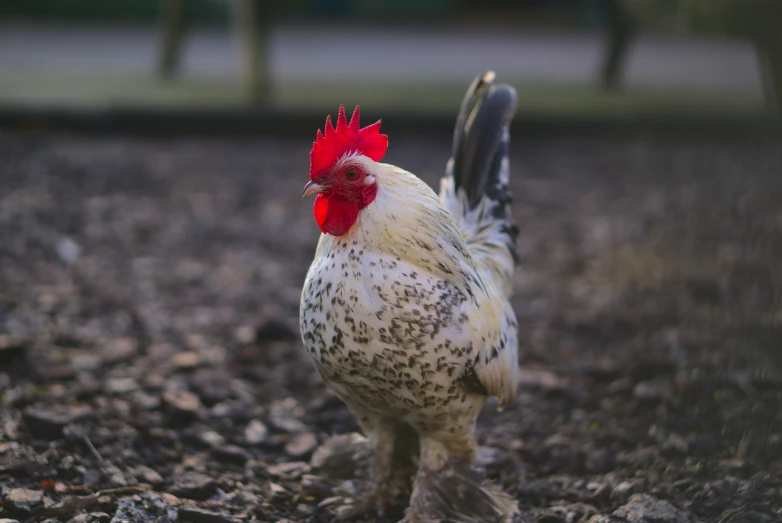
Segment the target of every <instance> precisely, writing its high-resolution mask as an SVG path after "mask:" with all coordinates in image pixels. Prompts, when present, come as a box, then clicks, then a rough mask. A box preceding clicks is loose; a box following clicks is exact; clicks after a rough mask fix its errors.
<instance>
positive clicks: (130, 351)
mask: <svg viewBox="0 0 782 523" xmlns="http://www.w3.org/2000/svg"><path fill="white" fill-rule="evenodd" d="M137 354H138V342H137V341H136V340H135V339H133V338H117V339H115V340H113V341H112V342H111V343H110V344H109V345H108V346H107V347H106V348H105V349H104V354H103V361H104V362H105V363H108V364H112V365H114V364H117V363H123V362H126V361H129V360H131V359H133V358H134V357H135V356H136V355H137Z"/></svg>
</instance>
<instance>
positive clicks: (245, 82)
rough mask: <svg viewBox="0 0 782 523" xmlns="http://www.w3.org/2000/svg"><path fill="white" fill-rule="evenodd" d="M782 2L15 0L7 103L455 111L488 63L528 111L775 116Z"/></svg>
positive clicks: (1, 48) (0, 24)
mask: <svg viewBox="0 0 782 523" xmlns="http://www.w3.org/2000/svg"><path fill="white" fill-rule="evenodd" d="M781 5H782V4H780V2H778V1H776V0H517V1H513V0H485V1H481V2H476V1H467V0H426V1H392V0H366V1H358V0H292V1H287V2H283V1H256V0H117V1H113V2H104V1H101V0H37V1H35V2H29V1H27V0H6V1H4V2H2V5H1V6H0V108H4V109H9V108H16V109H17V110H18V109H21V108H37V109H41V108H60V109H73V108H79V109H86V110H90V111H93V112H94V111H107V110H109V111H111V110H122V109H128V108H136V109H144V110H147V109H151V108H154V109H158V110H161V109H169V110H191V111H199V110H200V111H205V110H208V111H214V110H234V111H237V110H246V109H248V108H254V109H259V108H261V109H263V110H265V111H266V112H270V111H271V112H273V111H283V112H286V111H287V112H291V111H294V112H297V113H301V112H312V113H315V114H320V113H322V112H323V111H324V110H330V109H331V108H333V107H334V106H336V105H338V104H339V103H342V102H344V101H346V100H351V103H353V102H356V103H360V104H363V105H365V106H367V107H371V108H372V110H373V111H375V110H377V111H381V110H383V111H386V113H387V112H388V111H389V110H391V111H393V114H402V113H406V114H409V115H418V116H426V115H438V114H440V115H442V114H448V115H450V113H451V112H452V111H453V107H454V106H455V105H456V103H457V102H458V101H459V99H460V97H461V95H462V90H463V86H464V85H465V83H467V82H468V81H469V80H470V79H471V78H472V77H473V76H474V74H475V71H479V70H483V69H485V68H486V67H487V66H488V64H491V67H492V68H493V69H494V70H495V71H496V72H497V74H498V75H499V77H501V78H503V79H505V80H507V81H510V82H512V83H513V84H514V85H515V86H516V87H517V89H519V92H520V101H521V103H520V107H519V111H520V113H524V114H525V115H527V116H529V117H544V118H545V117H555V118H562V117H567V118H592V119H612V118H620V119H627V118H647V119H650V118H656V119H663V118H666V117H674V116H678V118H679V119H685V118H708V117H712V119H714V117H730V118H740V119H741V118H757V117H760V118H765V117H768V115H769V114H770V113H772V112H774V111H776V108H777V107H778V106H779V102H780V100H782V94H780V91H782V87H780V85H782V80H780V78H782V72H780V69H782V65H781V64H782V43H780V40H781V37H780V30H779V20H780V18H781V17H782V13H781V12H780V11H781V10H782V7H780V6H781ZM313 85H316V86H317V88H315V89H313V88H312V87H313ZM6 112H7V111H6ZM12 114H15V113H12ZM245 116H246V113H245Z"/></svg>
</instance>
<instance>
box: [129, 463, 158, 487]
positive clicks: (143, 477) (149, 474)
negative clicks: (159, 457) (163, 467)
mask: <svg viewBox="0 0 782 523" xmlns="http://www.w3.org/2000/svg"><path fill="white" fill-rule="evenodd" d="M134 475H135V476H136V478H137V479H139V480H140V481H143V482H145V483H149V484H150V485H160V484H161V483H163V477H162V476H161V475H160V474H158V472H157V471H156V470H153V469H151V468H149V467H146V466H144V465H140V466H138V467H136V470H135V473H134Z"/></svg>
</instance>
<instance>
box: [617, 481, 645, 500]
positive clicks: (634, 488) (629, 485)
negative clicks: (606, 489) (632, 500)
mask: <svg viewBox="0 0 782 523" xmlns="http://www.w3.org/2000/svg"><path fill="white" fill-rule="evenodd" d="M642 487H643V481H642V480H635V481H622V482H621V483H619V484H618V485H616V486H615V487H614V488H613V490H612V491H611V498H612V499H614V500H615V501H624V500H626V499H627V498H628V497H629V496H630V495H631V494H634V493H636V492H638V491H639V490H640V489H641V488H642Z"/></svg>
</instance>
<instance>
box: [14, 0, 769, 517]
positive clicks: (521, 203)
mask: <svg viewBox="0 0 782 523" xmlns="http://www.w3.org/2000/svg"><path fill="white" fill-rule="evenodd" d="M780 21H782V0H515V1H513V0H482V1H480V2H479V1H466V0H417V1H416V0H366V1H358V0H288V1H252V0H222V1H219V0H0V520H3V521H8V520H7V519H4V518H11V520H16V521H24V522H27V521H47V522H48V523H56V522H58V521H59V522H62V523H65V522H72V523H84V522H87V523H91V522H100V523H106V522H107V521H117V522H120V521H129V520H130V521H150V522H152V521H164V520H165V521H173V520H174V516H176V515H177V511H178V515H179V516H178V517H179V520H178V521H201V522H203V521H210V522H226V521H228V522H238V521H250V520H254V521H288V522H308V523H312V522H315V523H321V522H322V523H325V522H329V521H331V520H332V519H333V517H334V514H335V512H336V511H337V510H338V507H339V505H340V503H342V501H340V500H341V499H342V498H340V497H339V496H341V495H342V494H341V493H342V492H344V489H342V486H341V485H334V484H330V483H328V481H327V480H326V479H325V478H324V477H323V476H322V474H321V473H320V471H319V470H317V468H315V467H313V466H312V465H311V463H310V460H311V458H312V456H313V453H314V451H315V449H316V448H318V446H319V445H321V444H323V443H324V442H325V441H326V440H327V439H328V438H329V436H330V435H333V434H344V433H349V432H351V431H356V430H358V426H357V424H356V421H355V419H354V417H353V416H352V414H351V413H350V412H349V411H348V410H347V409H346V408H345V406H344V405H343V404H342V402H341V401H340V400H339V399H338V398H337V397H336V396H335V395H333V394H332V393H330V392H329V391H327V390H326V389H325V388H324V386H323V383H322V381H321V380H320V378H319V376H318V375H317V373H316V372H315V371H314V369H313V367H312V365H311V363H310V361H309V358H308V356H307V355H306V354H305V351H304V348H303V347H302V344H301V341H300V333H299V325H298V311H299V299H300V295H301V286H302V282H303V281H304V277H305V274H306V271H307V269H308V267H309V265H310V263H311V261H312V259H313V254H314V250H315V245H316V243H317V241H318V237H319V234H320V232H319V229H318V227H317V224H316V223H315V220H314V219H313V216H312V202H311V201H307V200H302V199H301V198H300V195H301V190H302V187H303V186H304V184H305V182H306V181H307V179H308V165H309V164H308V162H309V158H308V154H309V151H310V148H311V146H312V141H313V140H314V138H315V131H316V129H317V128H318V127H322V125H323V122H324V119H325V116H326V115H327V114H329V113H331V114H332V115H336V111H337V110H338V107H339V105H340V104H345V106H346V108H348V109H349V110H350V109H352V108H353V106H354V105H355V104H361V106H362V111H361V114H362V121H363V123H364V124H369V123H371V122H373V121H375V119H376V118H381V117H382V119H383V127H382V131H383V132H385V133H387V134H388V135H389V140H390V146H389V150H388V154H387V155H386V156H385V158H384V161H387V162H389V163H392V164H395V165H398V166H400V167H402V168H404V169H406V170H409V171H410V172H413V173H415V174H416V175H418V176H419V177H421V178H422V179H423V180H424V181H426V182H427V183H428V184H430V185H431V186H432V187H436V186H437V183H438V180H439V178H440V177H441V176H442V174H443V172H444V168H445V165H446V161H447V159H448V157H449V154H450V148H451V132H452V129H453V124H454V121H455V119H456V114H457V110H458V107H459V103H460V100H461V97H462V95H463V93H464V91H465V89H466V88H467V86H468V85H469V83H470V82H471V81H472V79H473V78H474V77H475V75H477V74H479V73H480V72H482V71H485V70H487V69H493V70H494V71H496V73H497V78H498V81H500V82H510V83H511V84H513V86H514V87H515V88H516V89H517V91H518V93H519V106H518V115H517V118H516V120H515V123H514V126H513V129H512V133H511V136H512V139H511V149H510V157H511V159H510V166H511V181H510V184H511V190H512V193H513V195H514V203H513V212H514V215H515V216H516V218H517V220H518V222H519V227H520V231H521V232H520V237H519V244H518V254H519V257H520V260H521V264H520V266H519V268H518V270H517V273H516V275H515V280H514V290H515V294H514V297H513V302H512V303H513V306H514V309H515V311H516V314H517V316H518V320H519V331H520V334H519V340H520V347H519V349H520V363H521V372H522V379H521V385H520V388H519V391H518V395H517V400H516V401H515V403H514V404H513V405H512V406H511V407H510V408H508V409H506V410H505V411H504V412H502V413H496V412H493V411H492V409H491V408H487V412H485V413H483V414H482V415H481V417H480V419H479V426H478V439H479V443H480V445H481V450H480V452H479V461H478V466H479V467H480V469H481V470H482V471H483V472H485V473H486V475H487V477H488V478H489V479H491V480H492V481H495V482H497V483H499V484H501V485H502V486H503V488H505V490H506V491H507V492H509V493H510V494H511V495H513V496H514V497H515V498H516V499H517V500H518V501H519V505H520V507H521V510H522V520H523V521H525V522H526V521H529V522H538V521H540V522H546V523H573V522H579V523H586V522H590V523H599V522H605V521H612V522H617V523H619V522H621V523H633V522H639V523H640V522H643V521H658V522H671V523H693V522H694V521H699V522H720V523H747V522H756V521H757V522H761V523H773V522H778V521H782V271H780V269H779V267H780V263H779V262H780V259H782V210H781V209H782V207H780V202H782V176H780V175H782V119H781V118H780V100H782V80H781V79H780V78H781V77H780V75H781V74H782V30H780V25H782V22H780ZM340 489H342V490H340ZM396 508H397V509H398V512H399V514H400V516H399V517H401V511H402V510H404V506H403V505H401V506H399V507H396ZM142 516H143V517H142ZM47 518H52V519H47ZM112 518H113V519H112Z"/></svg>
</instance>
